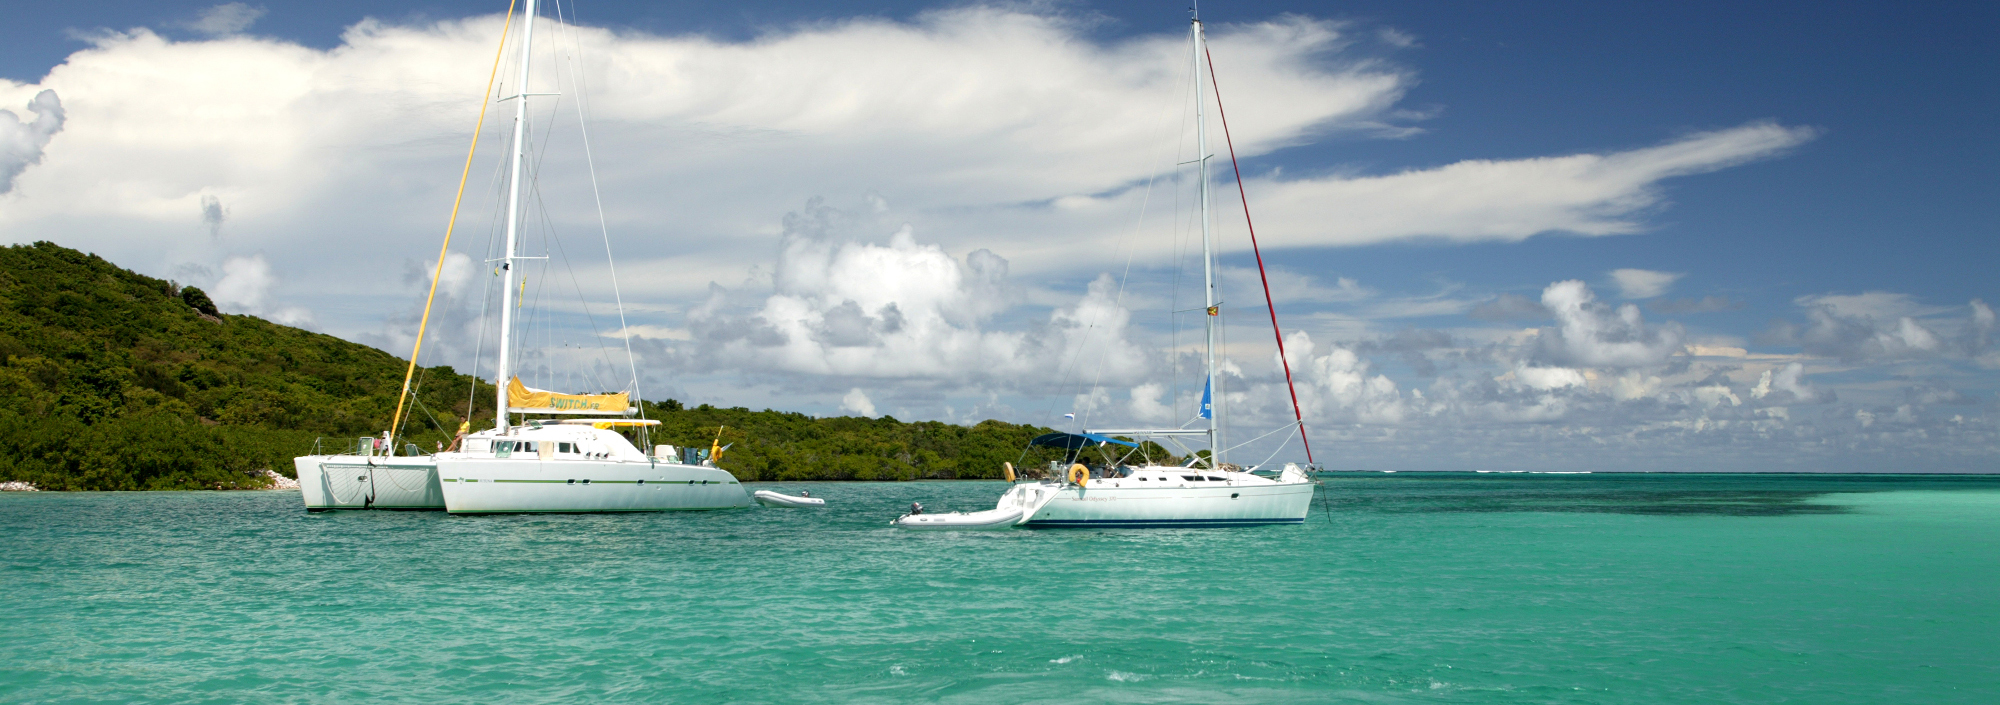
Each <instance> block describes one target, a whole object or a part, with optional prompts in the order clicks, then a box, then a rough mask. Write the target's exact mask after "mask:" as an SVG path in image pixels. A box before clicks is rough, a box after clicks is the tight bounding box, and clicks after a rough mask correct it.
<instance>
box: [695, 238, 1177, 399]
mask: <svg viewBox="0 0 2000 705" xmlns="http://www.w3.org/2000/svg"><path fill="white" fill-rule="evenodd" d="M840 217H841V214H840V213H839V212H837V211H835V210H834V209H831V208H829V207H827V206H825V205H824V204H823V203H822V202H819V201H813V202H811V203H809V204H808V205H807V207H806V208H805V209H804V210H802V211H798V212H794V213H793V214H792V215H791V216H789V217H787V218H786V232H785V235H784V237H783V238H782V241H781V245H780V248H779V251H778V257H777V261H776V264H775V267H774V268H773V270H772V271H773V274H772V278H771V291H770V293H769V294H768V295H763V296H761V297H745V296H743V295H742V293H741V292H732V291H730V290H729V289H727V288H724V287H721V286H714V288H713V289H712V290H711V294H710V297H709V299H708V301H706V302H705V303H703V304H702V305H701V306H699V307H696V308H695V309H693V310H692V311H690V312H689V314H688V316H687V320H688V327H689V330H690V332H691V334H692V337H693V341H691V344H688V345H683V346H679V347H677V348H676V349H677V350H678V351H679V352H680V354H681V355H682V360H683V364H686V365H688V366H689V367H691V368H692V369H698V370H704V371H708V370H718V369H722V370H740V371H751V372H767V373H786V374H805V375H825V376H832V377H865V378H877V379H906V380H930V381H933V382H936V383H940V384H947V385H961V386H971V387H976V386H978V385H982V384H992V385H1000V386H1003V387H1010V388H1011V387H1014V386H1016V385H1021V384H1045V383H1046V380H1044V379H1043V378H1044V377H1046V376H1047V374H1048V371H1049V370H1056V369H1065V368H1068V367H1070V366H1072V365H1076V364H1080V363H1078V361H1077V360H1075V359H1072V358H1073V355H1072V354H1073V353H1075V351H1079V350H1081V351H1085V352H1083V353H1075V354H1082V355H1087V356H1088V357H1089V358H1091V359H1089V360H1088V361H1086V362H1087V363H1088V364H1090V365H1091V366H1092V367H1093V368H1096V367H1101V368H1102V369H1104V370H1108V371H1110V372H1109V373H1108V374H1107V376H1106V377H1104V380H1105V381H1106V382H1110V383H1123V382H1126V381H1129V380H1131V379H1134V377H1135V375H1140V374H1143V373H1144V372H1145V370H1146V369H1147V368H1148V365H1149V360H1148V359H1147V357H1146V355H1145V354H1144V353H1143V352H1142V351H1141V350H1140V348H1138V347H1136V346H1134V345H1133V344H1132V343H1131V342H1129V341H1128V340H1127V339H1126V337H1125V330H1126V327H1127V324H1128V322H1129V321H1130V317H1131V314H1130V312H1129V311H1128V310H1126V309H1125V308H1124V307H1123V306H1122V305H1120V304H1119V303H1118V301H1117V298H1118V290H1117V285H1116V283H1115V282H1114V281H1113V280H1112V279H1111V278H1110V277H1109V276H1108V275H1107V276H1103V277H1100V278H1098V279H1097V280H1096V281H1094V282H1092V283H1091V284H1090V286H1089V288H1088V291H1087V292H1086V293H1085V295H1084V296H1083V297H1082V299H1080V300H1078V301H1076V303H1075V304H1074V305H1072V306H1069V307H1059V308H1057V309H1056V310H1055V311H1053V312H1051V313H1050V314H1049V316H1048V318H1047V319H1046V321H1045V322H1044V323H1042V324H1041V325H1038V326H1033V327H1031V328H1029V329H1028V330H993V329H989V328H988V324H989V323H990V322H991V319H992V318H993V317H994V315H995V314H998V313H1000V312H1002V311H1003V310H1006V309H1007V308H1009V307H1010V305H1011V304H1012V303H1013V302H1014V301H1016V300H1017V299H1018V294H1017V291H1016V289H1015V287H1014V285H1013V284H1012V283H1011V282H1010V281H1009V280H1008V263H1007V260H1006V259H1005V258H1003V257H1001V256H999V255H997V254H994V253H993V252H991V251H988V250H983V249H982V250H975V251H973V252H970V253H968V254H966V255H965V256H964V257H963V258H957V257H953V256H952V255H950V254H949V253H947V252H945V251H944V249H943V248H941V247H940V246H938V245H935V244H924V243H919V242H917V240H916V238H915V235H914V232H913V230H912V229H911V228H910V227H908V226H903V227H901V228H898V229H897V230H896V231H895V232H894V233H893V234H891V235H890V236H889V240H888V242H887V243H874V242H864V241H856V240H848V239H844V238H841V237H838V236H837V235H835V234H834V233H833V231H834V230H836V229H837V225H836V223H835V221H837V220H838V219H839V218H840Z"/></svg>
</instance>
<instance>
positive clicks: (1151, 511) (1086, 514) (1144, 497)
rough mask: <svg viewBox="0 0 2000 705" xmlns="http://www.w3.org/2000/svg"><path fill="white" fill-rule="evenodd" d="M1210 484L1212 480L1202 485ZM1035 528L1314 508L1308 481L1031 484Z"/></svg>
mask: <svg viewBox="0 0 2000 705" xmlns="http://www.w3.org/2000/svg"><path fill="white" fill-rule="evenodd" d="M1203 484H1208V483H1203ZM1023 491H1024V492H1025V491H1036V492H1049V493H1053V496H1049V497H1047V498H1046V500H1043V498H1042V497H1024V498H1023V499H1024V500H1026V501H1027V502H1028V503H1029V504H1030V505H1031V506H1032V505H1033V504H1037V503H1038V504H1039V505H1040V506H1037V507H1034V512H1033V513H1032V514H1030V515H1029V516H1028V517H1027V518H1026V519H1023V520H1022V521H1021V525H1022V526H1027V527H1033V528H1162V527H1200V526H1259V525H1265V524H1301V523H1304V522H1305V519H1306V512H1307V511H1308V510H1310V509H1311V508H1312V498H1313V484H1312V483H1310V482H1297V483H1282V484H1256V485H1218V486H1205V487H1115V488H1114V487H1089V486H1084V487H1077V486H1074V485H1071V486H1066V487H1061V488H1039V489H1038V488H1029V487H1023Z"/></svg>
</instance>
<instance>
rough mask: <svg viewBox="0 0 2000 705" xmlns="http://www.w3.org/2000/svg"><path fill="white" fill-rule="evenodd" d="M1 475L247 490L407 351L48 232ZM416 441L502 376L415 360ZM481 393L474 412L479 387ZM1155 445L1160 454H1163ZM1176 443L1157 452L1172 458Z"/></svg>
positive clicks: (783, 453) (673, 436)
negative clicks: (298, 323)
mask: <svg viewBox="0 0 2000 705" xmlns="http://www.w3.org/2000/svg"><path fill="white" fill-rule="evenodd" d="M0 360H4V364H0V480H20V481H26V482H31V483H34V484H35V485H36V486H38V487H41V488H43V489H56V490H163V489H204V488H249V487H261V486H264V485H265V484H266V480H265V479H264V476H263V474H262V472H261V471H262V470H263V469H266V468H268V469H272V470H275V471H277V472H279V473H281V474H284V475H291V474H292V463H291V459H292V458H293V457H294V456H298V455H302V454H306V453H309V452H312V451H313V450H314V448H315V441H316V440H318V439H322V438H324V439H326V445H325V446H324V447H326V448H329V449H331V448H345V447H346V444H347V443H348V442H349V440H348V439H352V438H355V437H359V436H366V435H372V434H379V433H381V431H382V429H383V426H384V425H385V424H386V423H387V419H388V418H389V416H390V414H391V413H392V412H393V410H394V409H395V403H396V392H397V389H398V388H399V387H400V385H401V383H402V378H403V370H404V366H405V365H406V364H407V363H406V362H405V361H403V360H400V359H398V358H397V357H396V356H394V355H390V354H389V353H386V352H383V351H381V350H377V349H375V348H371V347H368V346H365V345H360V344H357V343H352V342H348V341H345V340H341V339H339V338H335V337H333V336H330V335H324V334H320V333H313V332H310V331H305V330H300V329H297V328H292V327H289V326H283V325H278V324H276V323H271V322H269V321H265V320H263V319H260V318H256V317H254V316H239V315H231V314H224V313H220V312H218V311H216V310H215V305H214V304H213V303H211V302H210V301H209V299H208V297H207V296H206V295H205V294H203V293H202V292H201V291H200V290H198V289H195V288H193V287H176V286H175V285H174V284H173V283H171V282H168V281H165V280H161V279H155V278H152V277H148V276H145V275H142V274H138V273H135V272H131V271H128V270H125V269H121V268H119V267H117V266H115V265H113V264H111V263H110V262H107V261H105V260H104V259H103V258H100V257H98V256H96V255H93V254H85V253H82V252H78V251H76V250H71V249H67V248H64V247H60V246H57V245H55V244H52V243H48V242H38V243H35V244H33V245H16V246H10V247H5V248H0ZM418 379H419V382H420V384H419V385H418V394H417V401H418V402H420V404H419V405H418V407H417V408H416V410H415V411H413V412H411V413H412V415H413V419H412V421H411V422H410V423H409V424H408V425H407V429H408V431H407V432H408V437H407V438H405V439H404V440H405V441H407V442H411V443H416V444H417V445H418V446H419V447H424V448H430V447H434V446H433V444H434V443H436V442H438V441H442V440H447V439H448V435H447V431H448V430H451V429H455V428H456V427H457V425H458V423H459V421H461V420H463V419H464V418H465V417H466V416H468V415H469V416H471V417H472V421H473V424H474V426H475V427H478V426H479V425H480V424H483V423H491V422H492V421H491V420H492V417H493V408H492V398H493V388H492V386H491V385H488V384H485V383H482V382H479V381H477V380H475V379H473V378H471V377H468V376H466V375H461V374H458V373H456V372H455V371H453V370H452V369H451V368H450V367H443V366H440V367H433V368H427V369H423V370H421V371H420V375H419V378H418ZM473 385H478V387H479V388H480V391H478V392H476V393H473V394H471V398H472V399H473V400H474V405H473V406H471V407H468V406H467V398H468V392H471V391H472V386H473ZM646 410H647V415H648V416H649V417H651V418H656V419H660V420H661V422H662V425H661V427H660V428H659V429H658V430H656V431H655V432H654V434H653V436H652V438H653V440H655V441H657V442H663V443H673V444H675V445H693V446H700V447H706V446H707V445H708V444H709V442H710V441H711V440H712V439H713V438H714V437H715V435H716V432H717V428H718V427H724V428H723V430H722V442H723V443H733V444H735V446H734V447H733V448H732V449H730V451H729V452H728V453H727V454H725V455H724V457H723V459H722V462H721V465H722V466H723V467H724V468H725V469H728V470H729V471H730V472H732V473H734V474H736V476H737V477H739V478H741V479H744V480H776V479H783V480H908V479H918V478H941V479H949V478H991V477H998V476H999V475H1000V464H1001V463H1002V462H1017V464H1023V465H1026V466H1028V467H1034V466H1038V465H1041V464H1044V463H1046V462H1047V460H1049V459H1051V458H1052V457H1053V456H1050V455H1046V454H1044V453H1043V452H1042V451H1040V450H1037V451H1035V452H1032V453H1029V454H1027V455H1026V456H1025V457H1024V456H1023V454H1022V452H1021V450H1022V448H1024V447H1025V446H1026V445H1027V441H1028V439H1030V438H1033V437H1034V436H1035V435H1038V434H1041V433H1046V432H1047V431H1048V429H1044V428H1038V427H1032V426H1019V425H1014V424H1008V423H1002V422H999V421H986V422H983V423H980V424H978V425H976V426H972V427H969V428H968V427H964V426H954V425H951V424H944V423H937V422H917V423H903V422H899V421H896V420H895V419H892V418H886V417H885V418H882V419H865V418H827V419H815V418H812V417H808V416H806V415H803V414H796V413H785V412H776V411H770V410H768V409H767V410H765V411H760V412H753V411H750V410H748V409H743V408H734V409H718V408H713V407H710V406H707V405H703V406H700V407H696V408H692V409H685V408H682V407H681V405H680V404H679V403H678V402H675V401H672V400H668V401H665V402H661V403H652V402H648V403H647V409H646ZM1154 450H1157V448H1155V449H1154ZM1161 455H1164V453H1156V455H1155V456H1154V457H1160V456H1161Z"/></svg>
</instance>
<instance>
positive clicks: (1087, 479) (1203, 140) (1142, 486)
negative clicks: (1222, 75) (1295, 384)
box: [894, 17, 1316, 529]
mask: <svg viewBox="0 0 2000 705" xmlns="http://www.w3.org/2000/svg"><path fill="white" fill-rule="evenodd" d="M1190 32H1191V36H1190V45H1191V48H1192V53H1193V74H1194V81H1195V86H1194V88H1195V90H1194V95H1195V101H1196V102H1195V126H1196V127H1195V129H1196V135H1197V138H1196V139H1197V143H1198V145H1199V147H1198V148H1197V152H1198V154H1197V155H1196V159H1195V160H1194V161H1195V163H1196V164H1198V166H1197V167H1196V169H1197V171H1198V174H1199V176H1198V178H1199V185H1200V190H1201V199H1200V201H1201V243H1202V270H1203V281H1204V287H1203V291H1204V293H1203V297H1204V300H1205V304H1204V307H1205V309H1206V314H1207V315H1206V316H1204V321H1205V323H1206V326H1205V329H1206V357H1205V364H1204V370H1205V372H1206V374H1205V379H1206V382H1205V386H1204V388H1203V393H1202V402H1201V410H1200V413H1199V414H1198V416H1197V420H1205V421H1206V422H1207V423H1206V427H1205V428H1172V429H1143V428H1139V429H1125V428H1106V429H1085V430H1084V431H1083V432H1082V433H1052V434H1048V435H1045V436H1042V437H1040V438H1037V439H1035V441H1034V443H1035V445H1042V446H1053V447H1059V448H1065V449H1068V450H1070V451H1072V454H1071V458H1072V460H1074V458H1075V455H1074V453H1075V452H1077V451H1081V450H1082V449H1084V448H1091V447H1098V448H1102V447H1106V446H1111V445H1122V446H1127V447H1132V448H1135V449H1136V448H1137V447H1138V444H1136V443H1133V442H1132V441H1129V440H1124V438H1120V437H1125V438H1141V439H1160V440H1162V441H1164V442H1167V443H1172V444H1174V445H1177V446H1180V447H1183V448H1187V447H1188V445H1187V443H1185V441H1186V440H1195V441H1196V442H1197V443H1201V444H1205V445H1206V446H1207V450H1208V454H1207V455H1206V456H1201V455H1198V454H1193V453H1190V455H1193V456H1194V457H1193V458H1192V459H1191V460H1189V461H1188V464H1187V465H1185V466H1170V465H1158V464H1152V463H1143V464H1139V465H1129V466H1122V467H1117V468H1116V471H1115V473H1112V474H1111V476H1107V477H1099V478H1096V479H1093V478H1092V477H1091V472H1090V470H1089V468H1086V467H1085V466H1083V465H1080V464H1078V465H1071V466H1070V467H1069V468H1068V471H1067V472H1061V470H1060V468H1057V470H1058V473H1057V474H1060V475H1063V477H1061V478H1060V479H1048V480H1041V481H1038V482H1030V483H1018V484H1015V485H1014V486H1013V487H1011V488H1009V489H1008V490H1007V492H1006V494H1004V495H1002V496H1001V497H1000V500H999V502H998V503H997V504H996V505H995V507H994V508H993V509H990V510H986V511H982V512H971V513H966V514H949V515H938V514H924V513H921V512H920V511H913V512H911V513H910V514H906V515H904V516H903V517H901V518H899V519H897V520H896V521H895V522H894V523H895V524H896V525H897V526H901V527H905V528H912V529H992V528H1005V527H1008V526H1026V527H1046V528H1055V527H1109V528H1127V527H1131V528H1136V527H1201V526H1255V525H1263V524H1299V523H1303V522H1304V521H1305V517H1306V512H1307V511H1308V510H1309V509H1310V508H1311V506H1312V499H1313V492H1314V488H1315V487H1316V485H1315V483H1314V482H1313V480H1312V477H1311V474H1310V473H1309V472H1308V471H1307V469H1306V468H1305V467H1301V466H1299V465H1296V464H1289V463H1288V464H1286V466H1285V467H1284V470H1283V471H1282V472H1280V473H1278V475H1277V477H1276V478H1266V477H1260V476H1258V475H1255V474H1252V473H1249V472H1243V471H1240V470H1237V469H1235V466H1232V465H1230V464H1228V463H1226V462H1224V460H1225V458H1224V455H1225V454H1226V451H1227V449H1226V448H1224V447H1223V445H1222V444H1221V440H1222V439H1221V425H1220V419H1219V418H1218V414H1217V413H1216V412H1215V410H1214V408H1213V407H1212V406H1211V404H1210V401H1211V398H1212V397H1213V396H1215V395H1214V392H1215V391H1216V385H1215V382H1216V369H1217V365H1216V323H1217V321H1216V318H1217V316H1218V315H1219V304H1220V302H1219V301H1218V297H1217V289H1216V281H1215V258H1214V251H1213V246H1212V242H1211V238H1210V222H1211V219H1210V217H1209V173H1208V160H1209V157H1210V156H1212V155H1211V154H1210V153H1209V150H1208V119H1207V117H1208V116H1207V111H1206V110H1205V107H1206V104H1205V102H1204V100H1203V90H1202V88H1203V86H1202V74H1203V73H1204V69H1208V72H1209V75H1210V77H1211V80H1212V78H1213V75H1214V74H1213V69H1212V68H1210V67H1208V65H1207V57H1208V46H1207V37H1206V36H1205V35H1204V34H1203V31H1202V23H1201V19H1200V18H1199V17H1197V18H1195V19H1194V20H1193V27H1192V29H1191V30H1190ZM1218 105H1219V103H1218ZM1225 129H1226V124H1225ZM1233 159H1234V157H1233V156H1232V161H1233ZM1239 179H1240V176H1239ZM1246 212H1247V208H1246ZM1251 233H1252V235H1251V237H1252V238H1253V240H1252V242H1253V245H1254V238H1255V231H1254V230H1252V231H1251ZM1258 257H1259V260H1260V261H1259V264H1258V267H1259V270H1260V271H1261V270H1262V266H1263V265H1262V261H1261V258H1262V255H1261V254H1259V255H1258ZM1268 296H1269V289H1268V286H1267V288H1266V297H1267V302H1268ZM1272 321H1273V330H1274V332H1275V325H1276V310H1275V309H1273V310H1272ZM1278 345H1279V351H1280V353H1281V354H1280V359H1281V360H1282V358H1283V355H1282V352H1283V349H1284V348H1283V345H1284V340H1283V339H1282V337H1281V338H1280V339H1279V341H1278ZM1285 375H1286V381H1287V384H1289V383H1290V378H1291V371H1290V367H1289V363H1286V372H1285ZM1297 409H1298V407H1297V404H1296V401H1294V405H1293V413H1294V415H1295V416H1294V418H1295V419H1296V420H1297V421H1298V431H1299V432H1300V433H1301V434H1302V435H1303V432H1304V430H1305V425H1304V420H1303V418H1300V417H1299V416H1298V410H1297ZM1307 448H1308V450H1307V452H1308V454H1310V452H1311V451H1310V446H1308V447H1307ZM1113 465H1117V463H1113ZM1007 473H1008V479H1010V480H1012V479H1014V478H1013V469H1012V468H1011V467H1009V468H1008V471H1007ZM1008 517H1013V519H1012V520H1011V521H1008V520H1007V519H1008Z"/></svg>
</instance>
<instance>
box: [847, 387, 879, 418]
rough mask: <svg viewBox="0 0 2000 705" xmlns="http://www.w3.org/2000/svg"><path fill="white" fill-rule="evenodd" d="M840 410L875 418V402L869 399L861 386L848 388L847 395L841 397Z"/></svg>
mask: <svg viewBox="0 0 2000 705" xmlns="http://www.w3.org/2000/svg"><path fill="white" fill-rule="evenodd" d="M840 410H841V411H845V412H848V413H850V414H854V415H856V416H866V417H869V418H874V417H875V402H872V401H869V400H868V394H867V393H866V392H863V391H861V388H860V387H855V388H853V389H849V390H847V395H846V396H843V397H841V398H840Z"/></svg>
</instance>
